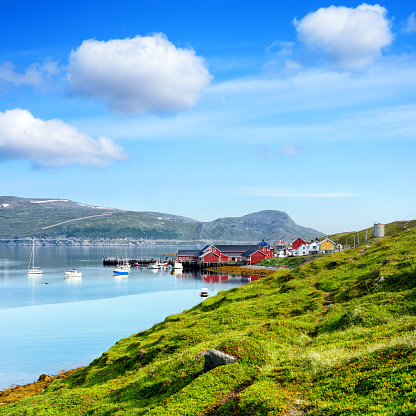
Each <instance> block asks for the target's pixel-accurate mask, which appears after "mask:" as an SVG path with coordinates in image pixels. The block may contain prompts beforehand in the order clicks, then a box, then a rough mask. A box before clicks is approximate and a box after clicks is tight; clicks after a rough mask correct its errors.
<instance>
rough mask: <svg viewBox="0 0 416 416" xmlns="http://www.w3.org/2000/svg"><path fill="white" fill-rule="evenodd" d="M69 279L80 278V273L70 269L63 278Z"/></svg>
mask: <svg viewBox="0 0 416 416" xmlns="http://www.w3.org/2000/svg"><path fill="white" fill-rule="evenodd" d="M70 277H82V273H81V272H79V271H78V270H76V269H71V270H70V271H69V272H65V278H66V279H69V278H70Z"/></svg>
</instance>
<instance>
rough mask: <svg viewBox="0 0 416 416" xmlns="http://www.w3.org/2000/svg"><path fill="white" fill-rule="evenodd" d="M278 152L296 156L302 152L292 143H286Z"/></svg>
mask: <svg viewBox="0 0 416 416" xmlns="http://www.w3.org/2000/svg"><path fill="white" fill-rule="evenodd" d="M280 152H281V153H283V154H284V155H286V156H298V155H300V154H301V153H302V149H301V148H300V147H299V146H296V145H295V144H294V143H288V144H285V145H283V146H282V147H281V148H280Z"/></svg>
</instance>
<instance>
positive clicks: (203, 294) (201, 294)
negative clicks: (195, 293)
mask: <svg viewBox="0 0 416 416" xmlns="http://www.w3.org/2000/svg"><path fill="white" fill-rule="evenodd" d="M199 296H201V297H202V298H206V297H208V289H207V288H206V287H203V288H202V289H201V293H200V294H199Z"/></svg>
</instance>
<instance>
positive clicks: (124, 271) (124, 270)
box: [113, 264, 130, 276]
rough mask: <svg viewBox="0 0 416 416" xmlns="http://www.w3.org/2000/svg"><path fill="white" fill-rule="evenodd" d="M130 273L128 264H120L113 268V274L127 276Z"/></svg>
mask: <svg viewBox="0 0 416 416" xmlns="http://www.w3.org/2000/svg"><path fill="white" fill-rule="evenodd" d="M129 273H130V265H126V264H121V265H117V266H116V268H115V269H114V270H113V275H114V276H122V275H123V276H127V275H128V274H129Z"/></svg>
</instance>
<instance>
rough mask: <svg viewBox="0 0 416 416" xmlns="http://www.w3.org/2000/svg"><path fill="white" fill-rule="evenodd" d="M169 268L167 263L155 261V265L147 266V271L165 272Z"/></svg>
mask: <svg viewBox="0 0 416 416" xmlns="http://www.w3.org/2000/svg"><path fill="white" fill-rule="evenodd" d="M168 266H169V264H168V262H165V263H161V262H160V261H159V260H156V263H153V264H151V265H150V266H149V269H154V270H165V269H166V268H167V267H168Z"/></svg>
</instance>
